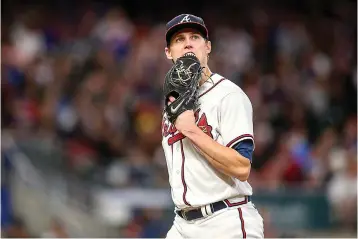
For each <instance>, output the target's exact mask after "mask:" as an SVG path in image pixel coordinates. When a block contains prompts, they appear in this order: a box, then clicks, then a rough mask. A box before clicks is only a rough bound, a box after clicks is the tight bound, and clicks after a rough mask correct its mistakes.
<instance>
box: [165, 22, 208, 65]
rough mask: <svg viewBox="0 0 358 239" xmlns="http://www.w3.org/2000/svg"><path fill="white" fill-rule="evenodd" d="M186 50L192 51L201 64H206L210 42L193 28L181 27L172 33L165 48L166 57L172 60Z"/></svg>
mask: <svg viewBox="0 0 358 239" xmlns="http://www.w3.org/2000/svg"><path fill="white" fill-rule="evenodd" d="M187 52H193V53H194V54H195V55H196V57H198V59H199V61H200V63H201V65H202V66H207V64H208V55H209V53H210V52H211V42H210V41H207V40H205V39H204V38H203V36H202V35H201V34H200V33H199V32H198V31H196V30H194V29H183V30H181V31H179V32H177V33H176V34H174V35H173V37H172V39H171V41H170V45H169V47H166V48H165V54H166V55H167V58H168V59H170V60H173V61H174V62H175V61H176V60H177V59H178V58H179V57H181V56H183V55H184V54H185V53H187Z"/></svg>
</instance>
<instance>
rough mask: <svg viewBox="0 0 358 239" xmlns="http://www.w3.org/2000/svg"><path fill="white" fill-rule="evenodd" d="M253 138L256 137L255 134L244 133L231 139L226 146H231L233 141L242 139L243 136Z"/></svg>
mask: <svg viewBox="0 0 358 239" xmlns="http://www.w3.org/2000/svg"><path fill="white" fill-rule="evenodd" d="M247 137H248V138H252V140H253V139H254V136H252V135H251V134H243V135H240V136H238V137H236V138H235V139H233V140H231V141H230V142H229V143H228V144H227V145H226V147H231V146H232V144H233V143H235V142H236V141H238V140H240V139H242V138H247Z"/></svg>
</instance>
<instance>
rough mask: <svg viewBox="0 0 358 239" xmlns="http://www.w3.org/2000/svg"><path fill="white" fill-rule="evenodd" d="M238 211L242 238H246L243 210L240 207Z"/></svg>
mask: <svg viewBox="0 0 358 239" xmlns="http://www.w3.org/2000/svg"><path fill="white" fill-rule="evenodd" d="M237 210H238V211H239V216H240V221H241V231H242V237H243V238H246V231H245V222H244V217H243V216H242V210H241V208H240V207H239V208H238V209H237Z"/></svg>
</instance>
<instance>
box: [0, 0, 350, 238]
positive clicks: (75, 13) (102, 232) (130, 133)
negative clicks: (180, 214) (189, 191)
mask: <svg viewBox="0 0 358 239" xmlns="http://www.w3.org/2000/svg"><path fill="white" fill-rule="evenodd" d="M32 2H33V3H31V4H30V3H27V4H25V1H19V0H4V1H1V6H2V11H1V14H2V16H1V20H2V21H1V58H2V61H1V78H2V81H1V143H2V144H1V165H2V170H1V176H2V177H1V232H2V237H22V238H24V237H62V238H63V237H126V238H130V237H141V238H150V237H165V235H166V232H167V231H168V229H169V228H170V226H171V224H172V219H173V217H174V213H173V209H174V207H173V204H172V201H171V198H170V188H169V184H168V175H167V169H166V162H165V159H164V155H163V151H162V148H161V113H162V102H161V87H162V83H163V79H164V75H165V73H166V72H167V71H168V69H169V67H170V66H171V62H170V61H168V60H167V59H166V58H165V54H164V47H165V39H164V34H165V23H166V22H167V21H169V20H170V19H172V18H173V17H174V16H176V15H178V14H181V13H191V14H195V15H198V16H201V17H202V18H204V20H205V22H206V24H207V26H208V29H209V35H210V39H211V41H212V45H213V52H212V53H211V57H210V61H209V66H210V68H211V70H212V71H213V72H217V73H219V74H221V75H223V76H225V77H227V78H229V79H230V80H232V81H234V82H235V83H236V84H237V85H239V86H240V87H241V88H242V89H243V90H244V91H245V92H246V93H247V95H248V96H249V98H250V100H251V102H252V104H253V108H254V133H255V144H256V148H255V152H254V158H253V164H252V167H253V169H252V171H251V175H250V178H249V182H250V183H251V185H252V186H253V189H254V197H253V201H254V203H255V205H256V206H257V208H258V209H259V211H260V213H261V214H262V215H263V217H264V223H265V236H266V237H356V236H357V227H356V226H357V98H356V97H357V57H356V56H357V55H356V53H357V22H356V19H357V15H356V11H357V3H356V1H353V0H315V1H312V0H291V1H285V0H270V1H269V0H266V1H264V0H250V1H241V0H240V1H239V0H231V1H230V0H221V1H219V2H217V1H203V0H196V1H188V0H182V1H179V2H175V1H173V2H168V1H164V0H156V1H154V2H153V1H142V0H132V1H106V0H102V1H89V0H82V1H70V0H52V1H42V3H41V4H40V2H39V4H37V3H36V1H32ZM218 4H220V5H218Z"/></svg>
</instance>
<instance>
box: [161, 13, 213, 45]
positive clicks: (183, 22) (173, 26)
mask: <svg viewBox="0 0 358 239" xmlns="http://www.w3.org/2000/svg"><path fill="white" fill-rule="evenodd" d="M184 28H194V29H196V30H198V31H199V32H200V33H201V34H202V35H203V37H204V38H205V39H207V40H208V39H209V32H208V29H207V28H206V26H205V23H204V20H203V19H202V18H200V17H197V16H194V15H192V14H181V15H179V16H176V17H174V18H173V19H172V20H170V21H169V22H168V23H167V24H166V29H167V32H166V33H165V39H166V41H167V45H169V44H170V40H171V38H172V36H173V35H174V34H175V33H176V32H178V31H179V30H181V29H184Z"/></svg>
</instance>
